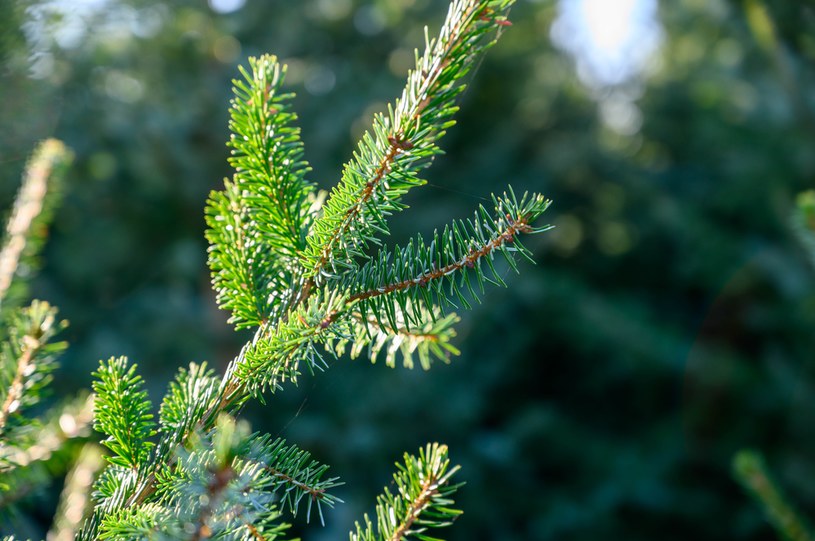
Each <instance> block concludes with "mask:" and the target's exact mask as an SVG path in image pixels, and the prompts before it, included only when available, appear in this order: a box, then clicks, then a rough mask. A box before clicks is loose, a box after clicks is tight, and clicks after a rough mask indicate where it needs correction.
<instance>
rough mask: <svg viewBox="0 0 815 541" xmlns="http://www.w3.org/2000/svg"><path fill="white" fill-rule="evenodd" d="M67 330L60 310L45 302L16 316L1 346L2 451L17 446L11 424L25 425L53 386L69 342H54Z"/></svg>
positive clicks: (10, 323) (0, 406)
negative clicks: (27, 411)
mask: <svg viewBox="0 0 815 541" xmlns="http://www.w3.org/2000/svg"><path fill="white" fill-rule="evenodd" d="M65 326H66V323H65V322H64V321H60V320H58V319H57V310H56V308H53V307H52V306H51V305H49V304H48V303H47V302H44V301H34V302H32V303H31V305H30V306H29V307H28V308H24V309H22V310H19V311H17V312H16V313H15V314H13V317H12V319H11V321H10V322H9V328H8V330H7V337H6V340H5V341H4V342H3V343H2V344H0V448H2V447H5V446H7V445H11V444H13V443H14V442H13V439H11V440H10V439H9V434H8V430H9V428H10V422H13V421H16V424H24V423H23V417H22V413H23V411H24V410H25V409H26V408H29V407H31V406H33V405H34V404H36V403H38V402H39V401H40V399H41V398H42V394H43V391H44V389H45V387H46V386H47V385H48V383H50V382H51V373H52V372H53V370H54V368H56V358H57V357H58V355H59V354H60V353H61V352H62V351H63V350H65V348H66V344H65V342H53V341H52V340H53V338H54V336H55V335H56V334H57V333H58V332H59V331H60V330H62V329H63V328H64V327H65ZM30 422H32V421H30V420H25V423H30Z"/></svg>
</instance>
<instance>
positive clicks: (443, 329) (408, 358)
mask: <svg viewBox="0 0 815 541" xmlns="http://www.w3.org/2000/svg"><path fill="white" fill-rule="evenodd" d="M394 310H395V314H394V319H395V320H396V323H397V326H396V327H391V326H389V325H388V324H387V323H385V322H383V321H381V320H380V319H378V318H377V317H376V316H374V315H367V316H364V315H363V314H362V313H361V312H357V311H353V312H351V317H352V318H353V319H354V321H355V322H356V324H355V325H354V336H353V340H350V342H352V347H351V358H352V359H353V358H357V357H359V356H360V355H362V353H363V352H364V353H366V355H367V356H368V358H370V360H371V362H372V363H375V362H376V359H377V356H378V355H379V353H380V352H381V351H382V350H383V349H384V350H385V352H386V353H385V364H387V365H388V366H390V367H394V366H396V354H397V353H400V354H401V356H402V362H403V364H404V366H405V367H406V368H413V366H414V363H413V355H414V354H416V355H417V356H418V357H419V364H420V365H421V366H422V368H423V369H425V370H429V369H430V366H431V364H432V362H433V359H437V360H440V361H443V362H445V363H447V362H450V356H451V355H458V354H459V353H460V352H459V350H458V348H456V347H455V346H454V345H453V344H451V343H450V341H451V340H452V339H453V338H454V337H455V336H456V331H455V329H454V325H455V324H456V323H458V322H459V321H460V319H461V318H459V317H458V316H457V315H456V314H448V315H446V316H441V315H437V314H435V311H434V312H430V311H428V310H426V309H425V308H424V307H420V308H419V312H420V313H421V314H422V315H421V316H420V321H421V323H419V324H416V325H414V328H413V329H409V328H407V326H406V325H405V320H406V317H405V315H404V312H403V311H402V309H401V308H398V307H397V308H394ZM407 311H409V312H412V311H413V309H412V306H408V307H407ZM383 319H384V318H383ZM348 342H349V340H342V341H340V342H339V343H338V345H337V347H336V350H337V354H338V355H342V353H343V351H344V348H345V345H346V344H347V343H348Z"/></svg>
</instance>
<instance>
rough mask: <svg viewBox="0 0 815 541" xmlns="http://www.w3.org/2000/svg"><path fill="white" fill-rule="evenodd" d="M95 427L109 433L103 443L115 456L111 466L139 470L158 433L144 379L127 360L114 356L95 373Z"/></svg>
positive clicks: (112, 457)
mask: <svg viewBox="0 0 815 541" xmlns="http://www.w3.org/2000/svg"><path fill="white" fill-rule="evenodd" d="M93 376H94V377H95V378H96V380H95V381H94V382H93V390H94V391H95V392H96V399H95V401H94V428H95V429H96V430H97V431H99V432H102V433H103V434H107V436H108V437H107V438H106V439H105V440H103V441H102V443H103V444H104V445H105V446H106V447H107V448H108V449H110V450H111V451H113V453H114V456H111V457H108V460H109V461H110V463H111V464H115V465H118V466H123V467H129V468H133V469H134V470H135V469H138V468H139V466H141V465H142V464H144V462H145V460H146V459H147V456H148V454H149V452H150V448H151V447H153V445H154V444H153V442H151V441H150V440H149V438H150V437H152V436H153V435H154V434H155V433H156V431H155V423H154V422H153V421H152V419H153V414H152V413H150V410H151V409H152V406H151V404H150V400H149V399H148V398H147V391H146V390H145V389H144V380H143V379H142V377H141V376H140V375H138V374H137V373H136V366H135V365H133V366H128V362H127V358H126V357H111V358H110V359H109V360H108V361H107V362H103V363H101V364H100V366H99V369H98V370H97V371H96V372H94V374H93Z"/></svg>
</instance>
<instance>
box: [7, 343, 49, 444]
mask: <svg viewBox="0 0 815 541" xmlns="http://www.w3.org/2000/svg"><path fill="white" fill-rule="evenodd" d="M23 344H24V346H23V351H22V352H20V358H19V359H17V371H16V372H15V374H14V379H13V380H12V382H11V385H10V386H9V389H8V395H6V399H5V400H4V401H3V405H2V406H0V434H3V432H4V431H5V428H6V421H7V420H8V416H9V415H11V414H12V413H14V412H15V411H16V410H17V408H18V406H19V404H20V399H21V398H22V395H23V377H25V374H26V372H27V371H28V367H29V366H30V365H31V362H32V359H33V358H34V353H36V351H37V350H38V349H39V347H40V346H41V345H42V344H41V343H40V341H39V340H38V339H36V338H34V337H33V336H31V335H25V336H24V337H23Z"/></svg>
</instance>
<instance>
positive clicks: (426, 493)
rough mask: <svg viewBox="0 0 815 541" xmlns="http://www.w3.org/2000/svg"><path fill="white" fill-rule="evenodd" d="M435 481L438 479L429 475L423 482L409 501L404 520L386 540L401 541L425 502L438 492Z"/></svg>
mask: <svg viewBox="0 0 815 541" xmlns="http://www.w3.org/2000/svg"><path fill="white" fill-rule="evenodd" d="M437 482H438V480H437V479H436V478H435V477H431V478H430V479H428V480H427V481H425V482H424V484H423V485H422V490H421V492H419V496H418V497H417V498H416V499H415V500H414V501H412V502H411V504H410V507H409V508H408V513H407V516H406V517H405V518H404V521H403V522H402V523H401V524H400V525H399V526H398V527H397V528H396V529H395V530H394V531H393V534H392V535H391V536H390V537H389V538H388V541H401V540H402V539H404V536H405V534H407V532H408V531H409V530H410V527H411V526H413V523H414V522H416V519H418V518H419V515H420V514H421V512H422V510H423V509H424V508H425V506H426V505H427V502H428V501H429V500H430V498H432V497H433V496H434V495H436V493H437V492H438V489H437Z"/></svg>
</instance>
